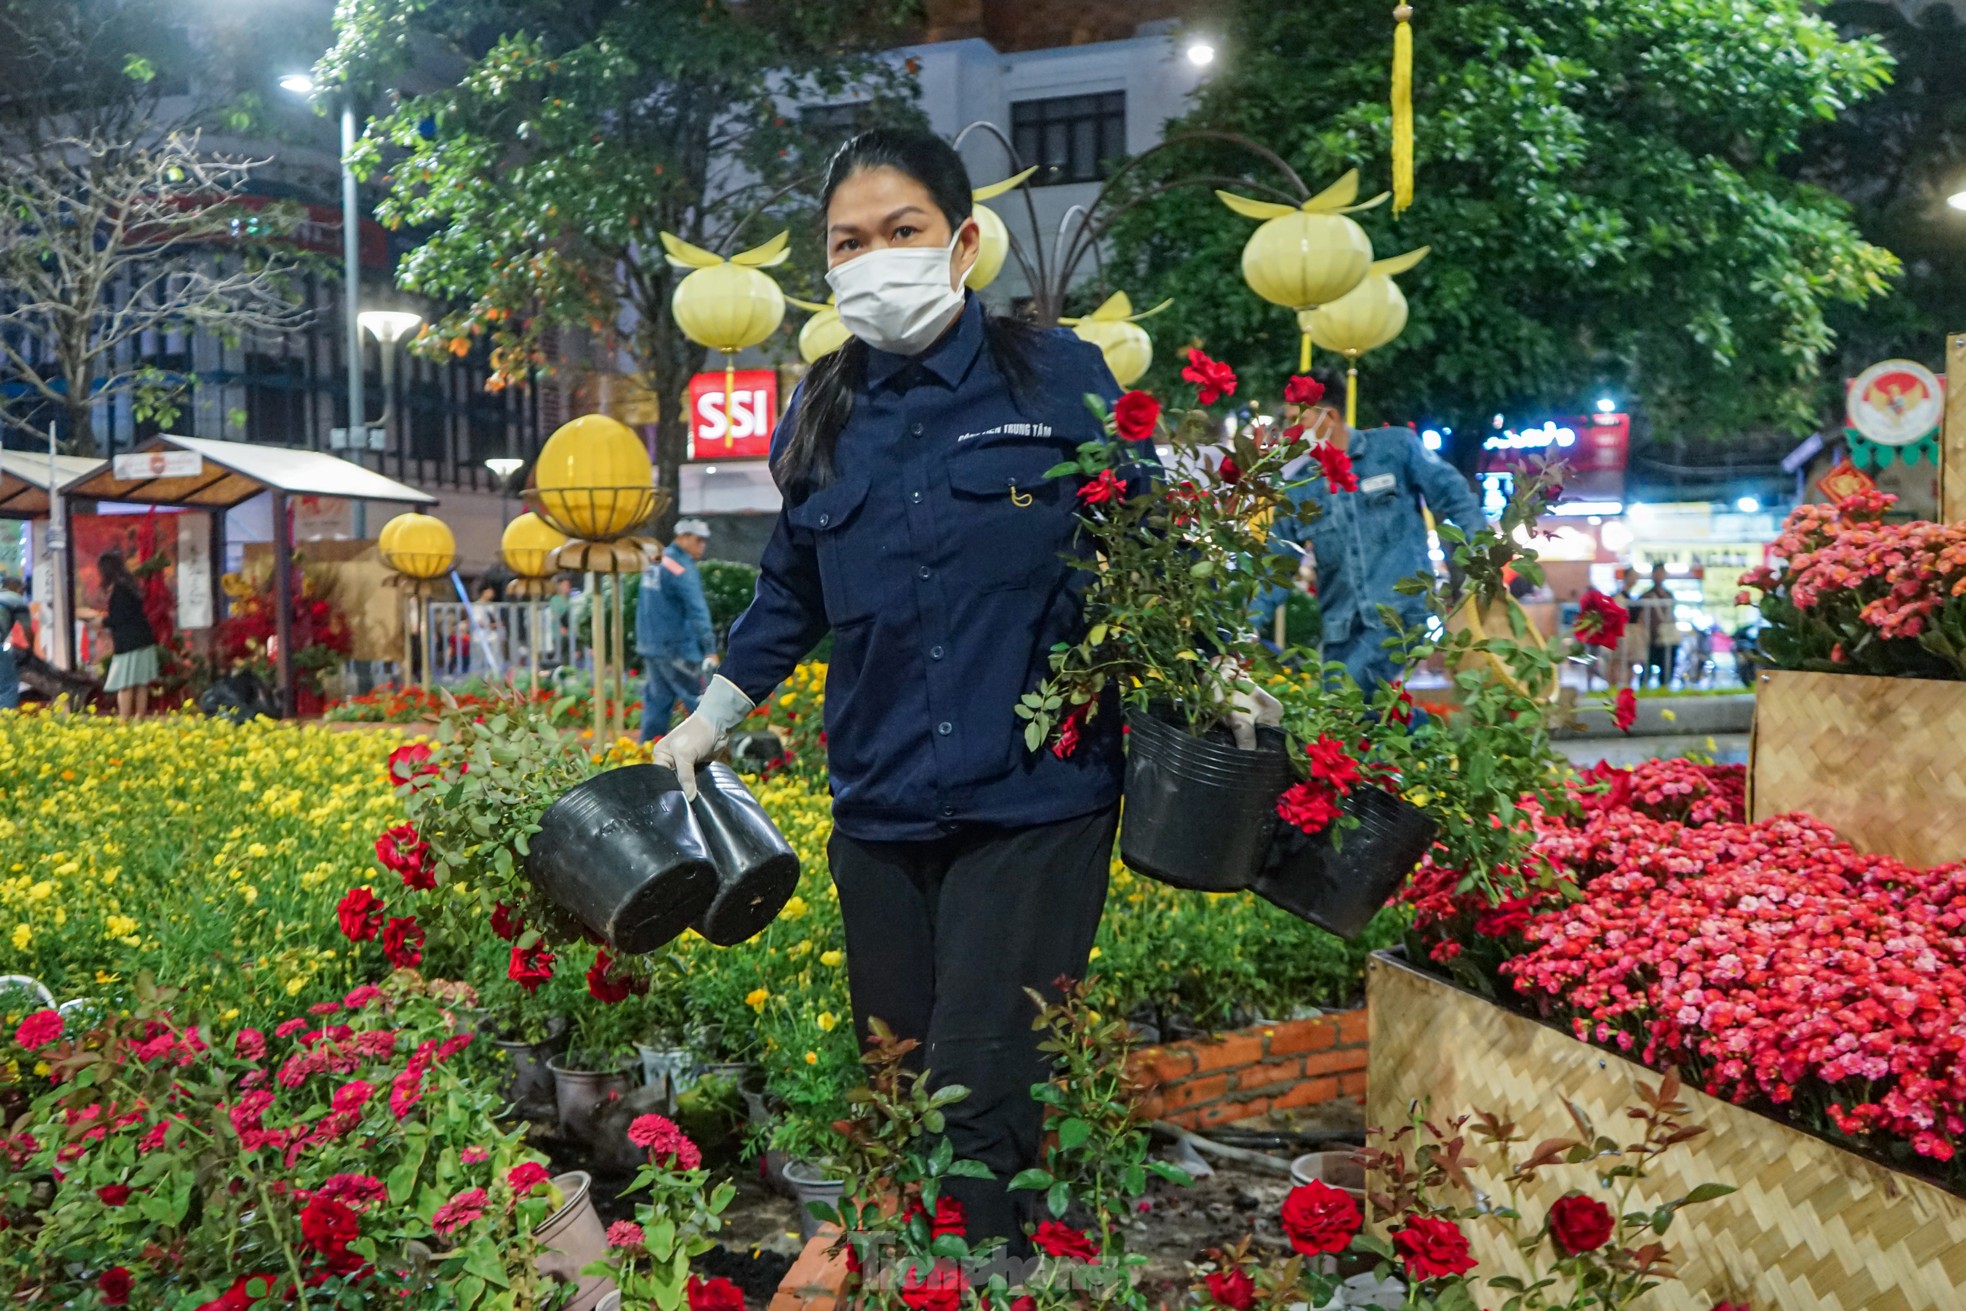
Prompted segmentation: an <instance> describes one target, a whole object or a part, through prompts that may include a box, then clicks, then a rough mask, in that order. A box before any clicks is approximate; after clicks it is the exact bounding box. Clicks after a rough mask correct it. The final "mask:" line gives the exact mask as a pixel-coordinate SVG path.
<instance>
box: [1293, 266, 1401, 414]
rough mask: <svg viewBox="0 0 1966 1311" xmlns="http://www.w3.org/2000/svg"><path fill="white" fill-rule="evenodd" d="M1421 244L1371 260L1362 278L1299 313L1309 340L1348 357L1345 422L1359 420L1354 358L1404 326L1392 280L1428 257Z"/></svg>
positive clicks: (1396, 286) (1397, 288) (1365, 352)
mask: <svg viewBox="0 0 1966 1311" xmlns="http://www.w3.org/2000/svg"><path fill="white" fill-rule="evenodd" d="M1430 250H1432V247H1430V246H1422V247H1420V249H1418V250H1412V251H1408V252H1407V253H1406V254H1404V255H1395V256H1394V257H1393V258H1391V259H1382V260H1378V261H1375V262H1374V263H1373V265H1372V268H1371V270H1370V271H1369V272H1368V273H1367V274H1366V275H1365V279H1364V280H1363V281H1362V282H1360V283H1359V284H1358V286H1356V287H1354V288H1352V289H1351V290H1350V291H1348V292H1346V293H1345V294H1344V295H1343V296H1340V297H1339V298H1338V299H1337V300H1334V301H1332V302H1331V303H1330V304H1329V305H1320V306H1318V307H1317V308H1316V309H1314V310H1305V311H1304V312H1303V320H1304V330H1305V331H1306V332H1308V333H1310V335H1311V340H1312V341H1314V342H1316V343H1317V344H1318V345H1319V346H1322V347H1323V348H1324V349H1326V350H1328V351H1336V352H1338V353H1339V354H1340V355H1343V356H1344V357H1345V359H1346V361H1347V362H1348V367H1347V369H1346V377H1345V422H1346V423H1349V424H1351V425H1353V426H1354V427H1356V426H1357V424H1358V357H1359V356H1361V355H1364V354H1367V353H1368V352H1370V351H1375V350H1378V349H1379V348H1380V347H1381V346H1384V345H1386V344H1387V343H1389V342H1391V341H1393V340H1394V339H1395V338H1397V337H1398V336H1399V334H1400V333H1402V332H1404V331H1405V330H1406V294H1405V293H1404V292H1402V291H1401V290H1400V289H1399V286H1398V284H1396V283H1395V282H1394V281H1393V274H1395V273H1404V272H1406V271H1407V270H1408V269H1410V268H1412V267H1413V266H1414V265H1416V264H1418V263H1419V262H1420V261H1421V260H1423V259H1425V258H1426V257H1427V254H1428V252H1429V251H1430Z"/></svg>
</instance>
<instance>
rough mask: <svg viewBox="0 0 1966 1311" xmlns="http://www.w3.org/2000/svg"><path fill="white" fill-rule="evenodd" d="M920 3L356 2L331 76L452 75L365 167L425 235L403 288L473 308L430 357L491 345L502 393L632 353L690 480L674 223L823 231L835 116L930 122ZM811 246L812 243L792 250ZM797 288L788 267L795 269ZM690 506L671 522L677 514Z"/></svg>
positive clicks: (375, 140)
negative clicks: (914, 41)
mask: <svg viewBox="0 0 1966 1311" xmlns="http://www.w3.org/2000/svg"><path fill="white" fill-rule="evenodd" d="M912 10H913V6H912V5H908V4H900V3H894V2H892V0H884V2H883V3H877V4H870V5H841V4H835V3H831V0H585V2H584V3H578V4H567V3H563V2H562V0H482V2H480V0H473V2H472V3H466V4H455V3H444V4H437V3H433V2H432V0H344V2H343V4H342V6H341V9H340V11H339V13H338V14H337V18H336V29H337V43H336V45H335V47H334V49H333V50H332V51H331V52H330V53H329V55H328V57H327V58H326V60H325V61H324V62H323V65H322V67H321V69H320V72H321V74H322V75H323V77H324V78H325V79H327V80H328V81H330V82H332V83H334V84H336V85H339V86H342V87H345V88H348V89H349V90H351V91H353V92H355V93H356V94H358V95H360V94H363V93H373V92H374V91H376V90H377V89H378V88H380V87H381V86H383V85H385V84H386V83H387V82H388V81H389V80H390V79H391V78H392V77H393V76H394V75H395V74H396V73H397V72H398V71H399V70H401V69H404V68H407V67H409V65H410V64H411V62H412V56H414V59H415V62H416V63H418V64H420V65H423V66H426V67H427V66H429V65H430V64H431V63H432V59H431V51H432V49H433V47H441V48H442V49H444V50H445V51H446V52H447V53H448V54H449V55H451V56H453V57H455V58H456V59H457V60H459V61H461V62H462V65H463V69H464V71H463V73H462V75H461V76H460V77H459V78H458V79H457V81H456V83H455V84H454V85H452V86H448V87H445V88H443V89H441V90H437V91H432V92H428V93H425V94H420V95H410V96H405V97H403V98H402V99H400V100H398V101H397V102H396V104H395V107H394V109H393V110H392V111H391V112H389V113H388V114H386V115H384V116H383V117H381V118H380V119H378V120H376V121H375V122H373V123H371V124H370V126H369V128H368V131H367V133H366V135H365V138H364V141H363V144H362V147H361V151H360V160H359V161H358V162H359V165H360V167H361V168H363V169H364V170H366V171H367V172H368V173H369V174H370V175H371V176H374V175H376V174H377V173H382V174H383V177H384V181H385V184H386V186H387V188H388V190H387V194H386V195H385V197H384V198H383V200H382V202H381V204H380V205H379V206H378V208H377V214H378V217H379V218H380V219H381V221H382V222H383V223H384V224H385V225H387V226H391V227H409V228H414V229H422V230H425V231H427V232H428V233H429V235H428V237H427V239H425V240H424V242H423V243H422V244H421V245H420V246H419V247H418V248H417V249H416V250H415V251H414V252H412V253H411V254H410V255H409V257H408V258H407V259H406V260H404V262H403V264H402V266H401V267H400V269H399V270H398V275H397V276H398V280H399V282H400V283H401V284H402V285H403V286H404V287H405V288H407V289H409V290H412V291H416V292H419V293H423V294H426V295H430V296H433V297H437V298H439V299H442V300H445V301H448V302H450V303H452V304H454V305H455V306H456V308H455V309H453V310H452V311H451V312H450V313H447V314H445V315H444V316H442V317H441V318H440V319H438V320H437V321H436V322H435V323H433V324H432V325H431V326H430V328H429V329H428V331H427V332H426V333H425V334H424V335H423V336H422V337H421V338H420V339H419V342H418V348H419V349H422V350H426V351H431V352H442V351H446V350H448V351H453V352H457V353H462V352H464V351H466V350H468V349H469V346H470V343H471V341H472V339H473V338H474V337H483V338H487V339H489V341H490V342H491V344H492V361H493V366H494V369H495V371H496V372H495V374H494V377H493V379H492V385H493V386H502V385H505V384H507V383H510V382H516V381H520V380H523V379H525V378H527V377H530V376H532V375H534V374H536V373H538V372H540V371H541V370H543V369H546V368H548V367H550V365H551V361H550V360H549V358H548V353H547V351H546V349H545V340H546V337H547V334H548V333H549V331H551V330H553V329H556V328H571V329H575V330H585V331H587V332H590V333H592V334H593V336H594V338H595V339H596V340H597V341H599V342H601V343H602V344H603V347H604V349H605V348H606V347H607V345H608V344H609V343H611V342H612V341H613V340H614V338H615V336H616V334H617V333H619V336H620V344H621V346H622V347H623V348H624V349H625V350H626V352H627V354H628V356H629V358H630V359H631V360H632V361H633V365H634V367H635V369H636V370H637V371H638V372H639V374H640V375H641V381H642V383H643V385H645V386H647V387H649V388H650V389H652V390H653V391H654V392H655V394H656V396H657V398H658V403H659V404H660V407H661V411H660V412H661V421H660V423H659V424H658V427H657V441H656V465H657V469H658V473H659V476H660V479H661V482H662V484H663V485H664V486H666V487H670V488H674V487H676V485H677V476H678V474H677V471H678V469H679V467H680V465H681V463H682V459H683V455H684V453H685V449H686V441H687V430H688V415H687V414H686V413H685V402H684V399H683V398H684V397H685V396H686V394H687V391H688V385H689V379H690V376H691V374H693V373H694V372H695V371H696V370H697V369H698V368H699V367H700V366H701V364H702V362H703V356H704V352H703V349H702V348H701V347H699V346H695V345H692V344H691V343H690V342H689V341H688V340H687V339H686V338H685V337H684V336H683V334H682V331H681V330H680V328H679V327H678V326H677V324H676V321H675V318H674V317H673V315H672V314H671V312H670V297H671V296H672V295H673V293H674V292H675V289H676V285H677V283H678V281H679V280H680V279H681V277H682V276H683V273H684V272H685V271H679V270H676V269H674V268H672V267H671V266H670V265H669V263H668V262H667V260H666V259H665V257H664V254H663V250H662V246H661V244H660V241H659V239H658V234H660V233H662V232H673V233H675V234H676V235H677V236H679V237H681V238H683V239H684V240H685V241H688V242H691V243H692V244H694V245H697V246H701V247H705V248H708V249H711V250H716V251H719V252H720V253H725V254H729V253H732V252H734V251H736V250H738V249H740V248H742V247H743V246H748V245H756V244H758V243H760V242H762V241H763V240H764V239H766V238H767V237H769V236H770V235H772V233H774V232H776V231H777V230H778V229H779V228H782V227H785V226H787V225H798V224H802V223H810V222H812V220H813V216H814V201H815V197H816V193H817V191H818V185H819V177H820V173H821V171H822V170H823V166H824V162H825V159H824V156H825V153H826V152H827V151H829V150H830V149H831V147H833V146H834V145H837V144H838V141H839V139H840V138H841V136H843V135H844V130H843V129H836V130H834V131H832V132H825V131H820V130H815V126H814V124H813V123H812V122H810V121H802V117H801V107H802V106H803V107H808V108H809V107H813V106H851V107H852V108H851V109H850V110H846V111H844V112H837V113H834V114H829V115H828V118H829V121H832V120H842V121H843V120H852V121H854V122H855V123H867V122H876V121H899V120H902V119H905V118H907V117H909V116H911V115H912V114H913V83H912V79H911V71H910V70H909V69H907V68H906V67H904V66H903V65H901V64H900V63H899V62H898V61H895V60H892V59H887V58H883V57H881V56H880V54H879V53H878V52H879V51H880V50H881V49H882V48H883V47H884V46H888V45H891V44H893V42H894V41H895V40H896V39H898V36H899V34H900V31H901V28H900V24H901V23H902V22H903V21H904V20H906V19H907V18H909V17H910V16H911V15H912ZM797 244H799V245H810V246H814V247H815V248H816V243H797ZM781 276H783V274H782V273H781ZM672 513H673V511H672Z"/></svg>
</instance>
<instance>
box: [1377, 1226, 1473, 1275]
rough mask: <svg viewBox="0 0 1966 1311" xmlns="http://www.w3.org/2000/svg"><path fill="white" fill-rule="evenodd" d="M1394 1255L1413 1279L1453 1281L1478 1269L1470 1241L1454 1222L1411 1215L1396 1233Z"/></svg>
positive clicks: (1394, 1235)
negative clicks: (1471, 1251)
mask: <svg viewBox="0 0 1966 1311" xmlns="http://www.w3.org/2000/svg"><path fill="white" fill-rule="evenodd" d="M1393 1251H1394V1252H1395V1253H1397V1254H1398V1256H1399V1262H1400V1265H1402V1266H1403V1267H1405V1269H1406V1273H1407V1274H1408V1275H1410V1276H1412V1277H1413V1278H1414V1279H1420V1280H1426V1279H1451V1278H1453V1277H1454V1276H1455V1275H1464V1274H1466V1273H1467V1272H1468V1271H1470V1270H1472V1269H1474V1268H1475V1259H1474V1257H1473V1255H1472V1254H1470V1253H1469V1251H1468V1237H1467V1235H1466V1234H1464V1233H1462V1232H1461V1229H1460V1226H1459V1225H1456V1224H1455V1223H1454V1222H1453V1221H1452V1220H1441V1219H1437V1218H1435V1217H1433V1216H1428V1215H1409V1216H1407V1217H1406V1223H1405V1224H1403V1225H1401V1226H1400V1227H1399V1228H1397V1229H1395V1230H1393Z"/></svg>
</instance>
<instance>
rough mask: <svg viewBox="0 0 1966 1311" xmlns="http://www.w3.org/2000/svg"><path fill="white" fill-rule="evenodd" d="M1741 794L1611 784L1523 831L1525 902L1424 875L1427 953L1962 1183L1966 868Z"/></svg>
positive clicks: (1699, 774) (1731, 1096)
mask: <svg viewBox="0 0 1966 1311" xmlns="http://www.w3.org/2000/svg"><path fill="white" fill-rule="evenodd" d="M1742 781H1743V779H1742V771H1741V769H1740V768H1739V767H1713V766H1704V767H1703V766H1696V765H1692V764H1689V763H1687V762H1684V761H1652V762H1648V763H1647V764H1646V765H1643V766H1641V767H1639V768H1638V769H1636V770H1631V771H1625V770H1617V769H1610V768H1606V767H1602V766H1600V767H1599V768H1598V769H1597V770H1594V771H1592V772H1591V773H1590V774H1589V775H1587V776H1586V781H1585V782H1584V783H1582V784H1580V786H1579V787H1578V788H1577V789H1575V792H1574V795H1575V798H1576V800H1577V801H1578V803H1579V804H1578V808H1577V810H1576V812H1575V813H1572V814H1568V815H1546V814H1540V813H1536V812H1534V811H1533V810H1532V811H1531V812H1530V815H1529V818H1528V819H1527V820H1525V821H1524V822H1525V823H1528V824H1530V825H1531V826H1533V829H1534V831H1535V833H1536V841H1535V844H1534V847H1533V854H1532V860H1531V864H1532V868H1531V869H1530V870H1527V871H1525V874H1526V875H1527V876H1526V877H1524V878H1523V879H1522V880H1521V884H1522V893H1521V895H1520V896H1518V897H1517V898H1515V899H1513V900H1511V901H1509V902H1505V903H1504V904H1502V905H1501V906H1491V905H1489V904H1488V903H1487V902H1486V901H1485V900H1484V899H1482V898H1481V896H1480V894H1479V893H1478V892H1461V891H1456V887H1457V885H1458V883H1459V882H1460V878H1459V875H1458V873H1457V872H1455V871H1452V870H1443V869H1439V868H1437V867H1434V866H1432V865H1431V864H1429V865H1426V866H1423V867H1422V870H1421V872H1420V873H1419V874H1417V875H1416V876H1415V879H1414V883H1413V886H1412V890H1411V892H1410V893H1409V899H1410V900H1411V902H1412V903H1413V905H1414V908H1415V931H1416V935H1417V936H1418V938H1419V940H1420V945H1421V946H1422V948H1423V950H1424V951H1425V952H1426V954H1427V955H1428V956H1429V957H1431V958H1432V959H1433V960H1434V961H1435V962H1437V963H1439V964H1442V965H1445V966H1448V967H1449V968H1450V969H1451V970H1453V971H1454V972H1455V973H1456V974H1457V975H1459V976H1461V977H1463V978H1464V979H1466V980H1468V981H1471V982H1473V981H1476V980H1477V979H1485V980H1486V981H1488V982H1489V983H1490V984H1491V985H1492V986H1494V987H1495V988H1496V989H1497V991H1500V992H1503V993H1505V994H1506V993H1508V992H1513V994H1514V995H1515V996H1516V997H1517V998H1518V999H1519V1000H1520V1001H1521V1002H1523V1003H1524V1004H1525V1005H1526V1006H1527V1007H1528V1008H1529V1009H1530V1010H1532V1011H1534V1012H1535V1013H1536V1014H1538V1015H1541V1016H1543V1017H1545V1018H1548V1019H1551V1020H1555V1021H1559V1022H1563V1023H1566V1024H1567V1025H1568V1026H1569V1028H1570V1029H1571V1031H1572V1032H1573V1033H1575V1034H1576V1036H1577V1037H1579V1038H1581V1039H1584V1040H1586V1041H1590V1042H1596V1043H1600V1044H1604V1045H1607V1046H1610V1047H1614V1048H1616V1049H1617V1050H1620V1051H1623V1052H1627V1053H1629V1054H1631V1055H1632V1056H1633V1057H1634V1058H1636V1059H1638V1060H1640V1061H1643V1062H1645V1063H1646V1064H1648V1065H1651V1066H1653V1067H1655V1068H1661V1069H1664V1068H1674V1069H1677V1070H1679V1071H1681V1072H1682V1073H1683V1074H1684V1075H1685V1076H1686V1077H1687V1078H1688V1079H1689V1080H1691V1081H1693V1082H1695V1083H1696V1084H1698V1085H1699V1086H1700V1087H1702V1088H1704V1089H1705V1090H1706V1091H1707V1092H1709V1093H1711V1094H1713V1095H1715V1096H1719V1097H1724V1098H1726V1099H1728V1100H1730V1101H1733V1102H1736V1103H1740V1104H1742V1105H1747V1106H1753V1107H1759V1108H1762V1109H1767V1110H1773V1111H1777V1112H1778V1113H1780V1114H1782V1115H1784V1116H1785V1117H1787V1118H1789V1119H1791V1120H1792V1121H1794V1122H1795V1123H1796V1124H1798V1125H1799V1126H1801V1127H1804V1128H1807V1129H1810V1130H1812V1131H1815V1132H1819V1133H1822V1134H1824V1135H1826V1136H1828V1137H1831V1138H1835V1139H1840V1140H1843V1141H1845V1142H1848V1143H1850V1144H1852V1145H1854V1146H1857V1147H1860V1148H1863V1149H1865V1150H1867V1151H1870V1152H1872V1153H1873V1154H1876V1155H1879V1156H1882V1157H1885V1158H1887V1159H1891V1160H1894V1161H1897V1162H1899V1163H1902V1164H1908V1165H1915V1166H1919V1167H1921V1168H1925V1169H1927V1170H1929V1171H1931V1172H1932V1173H1935V1174H1938V1175H1939V1176H1941V1177H1942V1178H1944V1179H1945V1180H1946V1181H1947V1182H1948V1183H1950V1184H1952V1185H1953V1186H1955V1187H1957V1186H1959V1185H1961V1184H1962V1183H1966V1170H1962V1169H1960V1164H1961V1163H1958V1162H1955V1159H1954V1157H1955V1149H1956V1147H1957V1145H1958V1144H1959V1142H1960V1140H1961V1139H1962V1138H1966V1065H1962V1062H1961V1058H1960V1054H1961V1051H1962V1049H1966V935H1963V934H1962V933H1961V932H1960V929H1961V926H1962V924H1966V865H1944V866H1938V867H1935V868H1932V869H1915V868H1912V867H1911V866H1908V865H1905V864H1904V863H1902V862H1900V861H1897V860H1894V859H1892V858H1890V857H1886V856H1873V855H1866V854H1863V853H1861V852H1858V851H1856V850H1855V849H1854V848H1852V847H1851V846H1850V845H1849V844H1848V843H1845V842H1842V841H1840V840H1839V839H1838V838H1837V837H1836V835H1835V834H1834V833H1833V832H1832V831H1831V830H1830V829H1829V828H1828V827H1827V826H1825V825H1823V824H1821V823H1820V822H1818V821H1816V820H1814V819H1811V818H1809V817H1808V816H1806V815H1784V816H1780V817H1777V818H1775V819H1771V820H1766V821H1763V822H1762V823H1758V824H1750V823H1748V822H1746V820H1745V818H1744V815H1743V812H1742V805H1741V789H1742Z"/></svg>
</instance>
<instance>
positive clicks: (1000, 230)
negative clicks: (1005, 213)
mask: <svg viewBox="0 0 1966 1311" xmlns="http://www.w3.org/2000/svg"><path fill="white" fill-rule="evenodd" d="M1037 171H1038V170H1037V168H1036V167H1035V166H1034V167H1031V168H1027V169H1025V170H1024V171H1023V172H1022V173H1017V174H1014V175H1012V176H1010V177H1007V178H1005V179H1004V180H1003V181H1001V182H992V183H991V184H990V185H989V186H987V187H978V188H976V190H974V191H972V192H970V193H969V194H970V198H971V199H972V200H974V201H975V202H976V207H975V209H973V210H972V211H970V212H971V215H972V216H973V217H974V218H975V219H976V228H977V234H978V236H980V237H981V238H982V244H981V245H980V246H979V247H978V248H977V251H976V263H974V264H972V265H970V266H969V272H968V273H966V274H964V275H963V285H964V286H965V287H968V288H969V289H970V290H971V291H981V290H983V288H985V287H987V286H989V285H990V284H991V283H993V282H995V281H996V280H997V275H998V274H999V273H1002V272H1003V265H1004V261H1005V260H1006V259H1008V258H1010V229H1009V228H1007V227H1005V226H1004V222H1003V218H1002V216H1001V215H999V214H998V213H997V212H996V211H995V210H993V209H991V208H990V207H989V206H988V205H985V204H984V203H983V202H984V201H986V200H994V199H996V198H997V197H998V196H1001V195H1003V194H1004V193H1005V192H1008V191H1012V190H1015V189H1016V188H1017V187H1018V186H1020V185H1021V184H1022V183H1023V182H1024V180H1025V179H1026V178H1028V177H1030V176H1031V174H1033V173H1035V172H1037Z"/></svg>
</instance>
